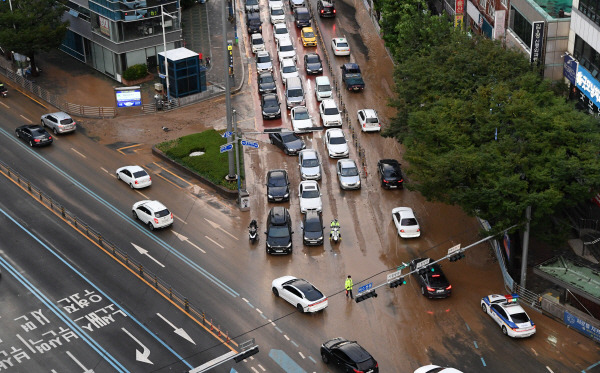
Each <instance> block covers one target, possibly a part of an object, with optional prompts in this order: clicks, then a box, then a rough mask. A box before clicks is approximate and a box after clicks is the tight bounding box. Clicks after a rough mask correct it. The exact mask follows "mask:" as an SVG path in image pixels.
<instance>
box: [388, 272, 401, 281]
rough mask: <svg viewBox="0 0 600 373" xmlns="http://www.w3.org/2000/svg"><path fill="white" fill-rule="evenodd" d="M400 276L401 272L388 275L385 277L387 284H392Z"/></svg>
mask: <svg viewBox="0 0 600 373" xmlns="http://www.w3.org/2000/svg"><path fill="white" fill-rule="evenodd" d="M400 276H402V271H396V272H394V273H390V274H389V275H387V282H392V281H394V280H395V279H397V278H398V277H400Z"/></svg>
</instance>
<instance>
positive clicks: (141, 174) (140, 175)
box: [133, 171, 148, 179]
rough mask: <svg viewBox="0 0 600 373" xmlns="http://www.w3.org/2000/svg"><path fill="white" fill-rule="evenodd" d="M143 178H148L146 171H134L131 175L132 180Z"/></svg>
mask: <svg viewBox="0 0 600 373" xmlns="http://www.w3.org/2000/svg"><path fill="white" fill-rule="evenodd" d="M144 176H148V174H147V173H146V171H136V172H134V173H133V177H134V178H136V179H137V178H138V177H144Z"/></svg>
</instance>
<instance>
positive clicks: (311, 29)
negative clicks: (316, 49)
mask: <svg viewBox="0 0 600 373" xmlns="http://www.w3.org/2000/svg"><path fill="white" fill-rule="evenodd" d="M302 31H303V32H314V31H315V30H313V28H312V27H310V26H308V27H302Z"/></svg>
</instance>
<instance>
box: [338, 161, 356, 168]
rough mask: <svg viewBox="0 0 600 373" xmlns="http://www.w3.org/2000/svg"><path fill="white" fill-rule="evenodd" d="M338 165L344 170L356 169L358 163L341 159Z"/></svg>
mask: <svg viewBox="0 0 600 373" xmlns="http://www.w3.org/2000/svg"><path fill="white" fill-rule="evenodd" d="M337 163H338V164H339V165H341V166H342V168H350V167H356V162H354V159H340V160H338V162H337Z"/></svg>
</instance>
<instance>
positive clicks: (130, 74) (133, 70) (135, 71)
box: [123, 64, 148, 80]
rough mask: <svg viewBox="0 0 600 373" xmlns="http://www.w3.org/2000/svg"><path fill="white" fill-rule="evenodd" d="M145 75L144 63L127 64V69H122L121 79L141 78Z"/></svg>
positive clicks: (146, 70)
mask: <svg viewBox="0 0 600 373" xmlns="http://www.w3.org/2000/svg"><path fill="white" fill-rule="evenodd" d="M146 75H148V66H146V65H144V64H138V65H133V66H129V67H128V68H127V70H125V71H123V79H125V80H137V79H142V78H145V77H146Z"/></svg>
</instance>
